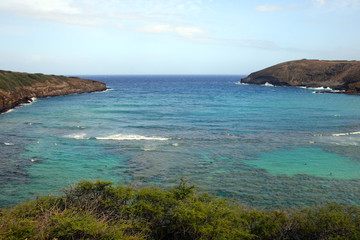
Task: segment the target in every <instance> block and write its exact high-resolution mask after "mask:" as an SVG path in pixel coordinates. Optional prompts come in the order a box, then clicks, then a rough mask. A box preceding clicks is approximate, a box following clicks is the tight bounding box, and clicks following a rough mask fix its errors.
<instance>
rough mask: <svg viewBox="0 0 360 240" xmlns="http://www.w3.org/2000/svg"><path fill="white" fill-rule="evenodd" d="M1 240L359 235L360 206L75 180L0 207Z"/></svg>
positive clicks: (283, 237) (332, 237) (326, 236)
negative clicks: (258, 205) (241, 199)
mask: <svg viewBox="0 0 360 240" xmlns="http://www.w3.org/2000/svg"><path fill="white" fill-rule="evenodd" d="M0 238H1V239H133V240H136V239H360V208H359V207H356V206H340V205H337V204H329V205H327V206H318V207H312V208H306V209H297V210H288V211H286V212H285V211H283V210H282V211H275V210H273V211H265V210H256V209H249V208H246V207H242V206H238V205H237V204H235V203H234V202H231V201H230V200H225V199H221V198H217V197H214V196H210V195H208V194H204V193H203V194H198V193H196V191H195V187H194V186H188V185H187V184H186V182H185V181H181V183H180V184H179V185H178V186H176V187H174V188H173V189H171V190H170V191H167V190H160V189H158V188H154V187H149V188H142V189H135V188H133V187H126V186H121V185H113V183H111V182H104V181H95V182H91V181H82V182H80V183H78V184H77V185H75V186H72V187H70V188H69V189H67V190H65V191H64V194H63V195H62V196H58V197H52V196H48V197H39V198H37V199H36V200H34V201H30V202H26V203H23V204H20V205H17V206H14V207H11V208H7V209H1V211H0Z"/></svg>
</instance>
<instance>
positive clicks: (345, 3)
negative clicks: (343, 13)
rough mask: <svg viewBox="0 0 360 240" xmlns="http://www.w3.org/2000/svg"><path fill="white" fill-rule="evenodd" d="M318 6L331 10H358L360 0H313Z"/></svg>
mask: <svg viewBox="0 0 360 240" xmlns="http://www.w3.org/2000/svg"><path fill="white" fill-rule="evenodd" d="M312 2H313V3H315V4H316V5H318V6H321V7H325V8H327V9H329V10H333V11H336V10H344V9H345V10H351V11H353V10H357V9H359V7H360V0H312Z"/></svg>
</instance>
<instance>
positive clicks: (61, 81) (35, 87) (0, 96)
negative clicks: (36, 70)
mask: <svg viewBox="0 0 360 240" xmlns="http://www.w3.org/2000/svg"><path fill="white" fill-rule="evenodd" d="M103 90H106V85H105V83H102V82H98V81H93V80H86V79H80V78H76V77H64V76H55V75H44V74H28V73H19V72H10V71H0V113H2V112H5V111H7V110H9V109H11V108H14V107H16V106H17V105H19V104H21V103H25V102H29V101H31V98H33V97H36V98H43V97H53V96H62V95H68V94H75V93H90V92H96V91H103Z"/></svg>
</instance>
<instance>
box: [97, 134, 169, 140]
mask: <svg viewBox="0 0 360 240" xmlns="http://www.w3.org/2000/svg"><path fill="white" fill-rule="evenodd" d="M96 139H97V140H117V141H133V140H146V141H167V140H169V138H164V137H146V136H141V135H122V134H115V135H111V136H107V137H96Z"/></svg>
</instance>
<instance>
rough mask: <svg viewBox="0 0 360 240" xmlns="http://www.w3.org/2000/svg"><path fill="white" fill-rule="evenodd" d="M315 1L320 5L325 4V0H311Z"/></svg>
mask: <svg viewBox="0 0 360 240" xmlns="http://www.w3.org/2000/svg"><path fill="white" fill-rule="evenodd" d="M312 1H313V2H315V3H318V4H320V5H324V4H325V0H312Z"/></svg>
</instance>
